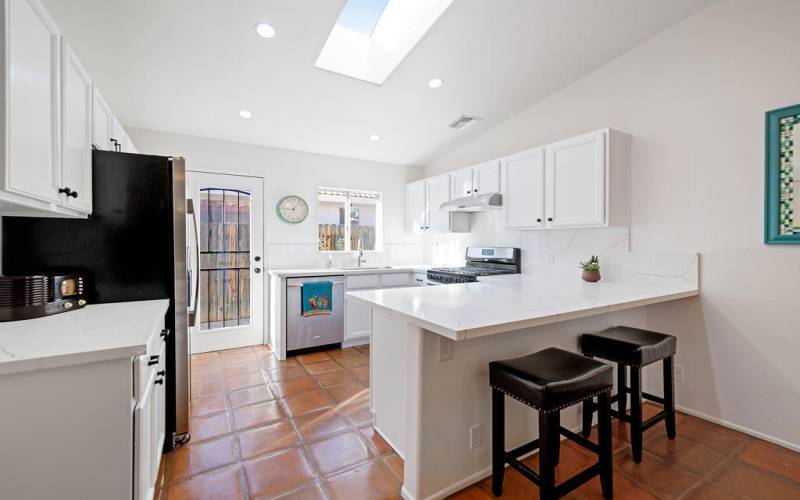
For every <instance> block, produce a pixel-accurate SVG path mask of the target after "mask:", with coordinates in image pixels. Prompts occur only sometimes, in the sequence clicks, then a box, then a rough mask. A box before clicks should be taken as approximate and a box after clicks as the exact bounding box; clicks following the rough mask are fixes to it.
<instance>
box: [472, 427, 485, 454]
mask: <svg viewBox="0 0 800 500" xmlns="http://www.w3.org/2000/svg"><path fill="white" fill-rule="evenodd" d="M481 446H483V423H480V424H475V425H473V426H472V427H470V428H469V449H470V450H474V449H475V448H480V447H481Z"/></svg>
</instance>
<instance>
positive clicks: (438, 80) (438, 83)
mask: <svg viewBox="0 0 800 500" xmlns="http://www.w3.org/2000/svg"><path fill="white" fill-rule="evenodd" d="M442 84H444V82H443V81H442V79H441V78H434V79H432V80H431V81H429V82H428V87H430V88H432V89H438V88H439V87H441V86H442Z"/></svg>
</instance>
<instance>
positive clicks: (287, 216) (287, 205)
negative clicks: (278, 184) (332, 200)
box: [275, 195, 308, 224]
mask: <svg viewBox="0 0 800 500" xmlns="http://www.w3.org/2000/svg"><path fill="white" fill-rule="evenodd" d="M275 212H276V213H277V214H278V218H279V219H280V220H282V221H284V222H288V223H289V224H298V223H300V222H303V221H304V220H306V217H308V203H306V200H304V199H303V198H300V197H299V196H295V195H291V196H284V197H283V198H281V199H280V200H278V204H277V205H276V206H275Z"/></svg>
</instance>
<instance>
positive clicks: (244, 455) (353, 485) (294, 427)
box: [156, 346, 800, 500]
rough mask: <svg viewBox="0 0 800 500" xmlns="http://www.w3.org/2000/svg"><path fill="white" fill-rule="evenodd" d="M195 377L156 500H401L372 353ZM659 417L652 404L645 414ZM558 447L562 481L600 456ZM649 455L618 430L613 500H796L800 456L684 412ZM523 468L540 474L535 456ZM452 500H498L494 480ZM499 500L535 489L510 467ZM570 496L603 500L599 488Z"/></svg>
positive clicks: (652, 436) (236, 364) (399, 472)
mask: <svg viewBox="0 0 800 500" xmlns="http://www.w3.org/2000/svg"><path fill="white" fill-rule="evenodd" d="M192 381H193V386H192V393H193V397H194V399H193V401H192V406H191V416H192V418H191V424H190V427H191V434H192V440H191V442H190V443H189V444H188V445H187V446H185V447H183V448H181V449H179V450H177V451H175V452H173V453H170V454H168V455H166V456H165V460H163V461H162V470H161V474H160V479H159V490H158V492H157V495H156V498H157V499H161V500H166V499H169V500H176V499H266V498H282V499H288V498H296V499H347V500H361V499H372V498H374V499H390V498H399V493H400V485H401V482H402V476H403V461H402V459H400V457H398V456H397V455H396V454H395V453H394V452H393V451H392V449H391V448H390V447H389V445H388V444H387V443H386V442H385V441H384V440H383V439H382V438H381V437H380V436H379V435H378V434H376V433H375V432H374V431H373V430H372V427H371V424H372V417H371V414H370V412H369V348H368V347H366V346H365V347H356V348H352V349H335V350H330V351H326V352H317V353H312V354H306V355H301V356H297V357H295V358H290V359H288V360H286V361H278V360H277V359H275V357H274V356H273V355H272V353H271V352H270V350H269V348H267V347H265V346H258V347H253V348H245V349H234V350H229V351H221V352H215V353H208V354H200V355H195V356H193V357H192ZM656 411H658V408H657V407H656V406H654V405H648V406H647V407H646V411H645V417H647V416H649V415H652V414H654V413H655V412H656ZM533 415H535V414H534V413H533V412H532V417H533ZM592 439H593V440H595V441H596V433H595V432H594V431H593V435H592ZM564 443H565V444H564V445H563V448H562V453H561V465H559V467H558V469H557V476H556V478H557V480H559V481H561V480H563V479H564V478H566V477H569V476H570V475H572V474H574V473H575V472H578V471H580V470H581V469H582V468H584V467H587V466H588V465H590V464H591V463H593V461H594V460H595V457H594V455H592V454H591V453H589V452H587V451H586V450H583V449H582V448H580V447H579V446H577V445H575V444H573V443H571V442H566V441H565V442H564ZM644 447H645V452H644V460H643V462H642V464H639V465H637V464H634V463H633V461H632V460H631V458H630V448H629V443H628V433H627V428H626V426H624V425H623V426H620V425H618V422H616V421H615V422H614V457H615V458H614V475H615V477H614V488H615V493H616V495H615V498H618V499H652V498H660V499H672V498H698V499H746V498H752V499H789V498H796V499H800V454H797V453H793V452H791V451H788V450H785V449H783V448H778V447H776V446H773V445H771V444H768V443H765V442H763V441H760V440H757V439H754V438H751V437H749V436H746V435H744V434H741V433H738V432H735V431H732V430H729V429H726V428H723V427H720V426H717V425H715V424H711V423H708V422H706V421H703V420H700V419H697V418H694V417H691V416H689V415H685V414H680V415H679V416H678V437H677V439H676V440H674V441H670V440H668V439H667V438H666V436H665V435H664V427H663V423H662V424H659V425H658V426H656V428H654V429H651V430H650V431H648V432H646V433H645V445H644ZM526 460H527V461H528V462H529V463H530V464H531V465H532V466H533V467H534V468H538V463H537V457H536V456H535V455H534V456H532V457H530V458H529V459H526ZM451 498H456V499H462V500H467V499H487V498H493V497H492V495H491V482H490V480H489V479H488V478H487V479H484V480H482V481H479V482H478V483H476V484H474V485H472V486H470V487H469V488H466V489H464V490H462V491H460V492H459V493H457V494H455V495H453V496H452V497H451ZM502 498H505V499H517V498H538V490H537V488H536V487H535V486H534V485H532V484H531V483H529V482H528V481H527V480H525V479H523V477H522V476H521V475H520V474H519V473H517V472H516V471H512V470H510V469H507V472H506V482H505V490H504V495H503V497H502ZM568 498H573V499H594V498H598V499H599V498H602V497H601V495H600V485H599V481H598V480H597V479H594V480H592V481H590V482H589V483H587V484H585V485H584V486H582V487H581V488H579V489H578V490H576V491H574V492H573V493H572V494H571V495H570V496H569V497H568Z"/></svg>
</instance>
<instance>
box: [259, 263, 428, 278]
mask: <svg viewBox="0 0 800 500" xmlns="http://www.w3.org/2000/svg"><path fill="white" fill-rule="evenodd" d="M431 267H433V266H428V265H414V266H386V267H364V268H357V267H345V268H330V269H327V268H325V269H270V270H268V271H267V273H269V275H270V276H275V277H280V278H294V277H297V276H333V275H337V276H338V275H351V274H388V273H408V272H414V271H419V272H426V271H427V270H428V269H430V268H431Z"/></svg>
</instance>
